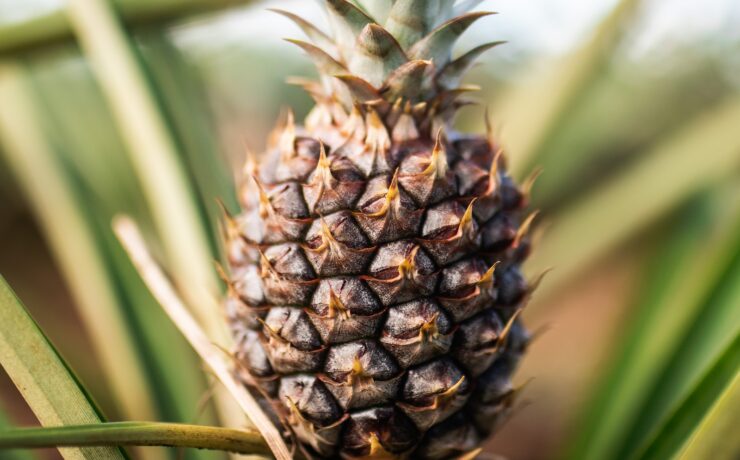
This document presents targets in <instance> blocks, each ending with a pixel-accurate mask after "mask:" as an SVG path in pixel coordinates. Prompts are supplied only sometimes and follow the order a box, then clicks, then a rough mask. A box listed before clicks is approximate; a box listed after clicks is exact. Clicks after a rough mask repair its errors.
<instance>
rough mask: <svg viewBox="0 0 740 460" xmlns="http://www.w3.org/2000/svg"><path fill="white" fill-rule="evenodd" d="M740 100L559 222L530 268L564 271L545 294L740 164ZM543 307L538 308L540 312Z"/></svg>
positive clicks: (600, 190)
mask: <svg viewBox="0 0 740 460" xmlns="http://www.w3.org/2000/svg"><path fill="white" fill-rule="evenodd" d="M738 124H740V97H734V98H730V99H728V100H727V101H725V102H723V103H722V104H721V105H720V106H719V107H717V108H716V109H713V110H712V111H711V112H710V113H707V114H704V115H702V116H700V117H697V119H696V120H694V121H692V122H691V123H690V124H689V125H688V126H687V127H686V128H684V129H683V130H681V132H680V133H678V134H677V135H676V136H674V137H672V138H671V139H668V140H667V141H665V142H662V143H661V144H660V145H658V146H656V147H655V148H654V149H651V150H650V151H648V152H645V155H644V157H643V158H642V159H641V160H640V161H638V162H636V164H634V165H633V166H631V167H630V168H628V169H627V170H625V171H624V172H623V173H621V174H619V175H617V176H615V177H613V178H612V179H610V180H609V181H607V182H606V183H604V184H603V185H601V186H600V187H599V188H598V189H597V190H595V191H593V192H591V193H589V194H588V195H587V196H584V197H583V198H582V199H581V200H580V201H579V202H577V203H575V204H573V205H571V206H570V208H568V209H567V210H566V211H565V212H564V213H563V214H562V215H560V216H558V219H557V221H556V222H555V225H554V226H553V228H552V230H550V231H549V232H548V235H547V238H546V240H545V241H544V242H543V244H542V246H541V247H540V248H538V250H537V251H536V253H535V254H533V258H532V261H531V262H530V267H531V268H535V269H541V268H542V267H556V270H555V271H554V272H553V274H552V276H549V277H548V278H547V280H546V281H545V282H543V283H542V286H541V287H540V290H539V291H538V296H539V297H540V298H547V295H546V294H545V293H544V292H547V291H548V290H550V289H553V288H556V287H558V286H559V285H561V284H562V283H563V282H564V281H567V280H568V279H570V278H571V277H572V276H573V275H575V274H576V273H578V272H579V270H584V269H585V268H586V267H587V266H588V264H590V263H592V262H593V261H594V260H596V259H597V258H598V257H600V256H602V255H604V254H605V253H606V252H607V251H609V250H611V249H613V248H614V247H615V246H617V245H618V244H619V243H620V242H622V241H624V240H625V239H627V238H629V237H630V236H632V235H634V234H635V233H636V232H637V231H639V230H641V229H643V228H645V227H646V226H647V225H649V224H650V223H651V222H654V221H655V220H656V219H658V218H660V217H661V216H664V215H665V214H666V213H667V212H669V211H671V210H672V209H674V208H675V207H676V206H677V205H678V204H679V203H681V202H682V201H683V200H685V199H686V198H688V197H689V196H691V194H692V193H695V192H696V191H697V190H699V189H700V188H701V187H702V186H706V185H707V184H709V183H711V182H712V181H715V180H717V179H720V178H722V177H727V176H728V175H729V174H731V172H732V171H733V170H735V169H736V168H737V167H738V166H740V137H738V136H737V135H736V132H737V126H738ZM540 305H541V303H538V302H535V303H534V304H533V305H532V307H531V308H534V309H535V310H536V309H537V308H539V306H540Z"/></svg>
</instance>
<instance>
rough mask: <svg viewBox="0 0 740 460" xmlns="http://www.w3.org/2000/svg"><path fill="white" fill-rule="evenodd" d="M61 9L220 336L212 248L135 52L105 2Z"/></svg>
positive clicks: (185, 283)
mask: <svg viewBox="0 0 740 460" xmlns="http://www.w3.org/2000/svg"><path fill="white" fill-rule="evenodd" d="M69 13H70V18H71V20H72V24H73V27H74V30H75V33H76V34H77V36H78V38H79V40H80V44H81V47H82V50H83V52H84V53H85V55H86V56H87V57H88V59H89V60H90V62H92V63H93V69H94V70H95V71H96V76H97V77H98V80H99V82H100V84H101V87H102V89H103V93H104V94H105V96H106V98H107V100H108V102H109V104H110V107H111V109H112V111H113V113H114V115H115V118H116V121H117V123H118V127H119V129H120V131H121V133H122V134H123V139H124V142H125V143H126V147H127V152H128V154H129V156H130V158H131V161H132V163H133V164H134V167H135V171H136V173H137V176H138V178H139V179H140V181H141V184H142V187H143V190H144V195H145V197H146V199H147V203H148V204H149V206H150V208H151V210H152V215H153V217H154V223H155V227H156V230H157V233H158V236H159V240H160V242H161V243H162V245H163V248H164V251H165V254H166V256H167V259H168V263H169V265H170V266H171V267H172V271H173V274H174V276H175V277H176V278H177V280H178V284H179V285H181V286H182V287H183V289H184V292H185V295H186V297H187V298H188V299H189V300H190V304H191V305H193V308H195V309H196V314H197V316H198V318H199V320H200V321H201V322H202V323H203V324H204V325H205V327H206V329H207V330H208V331H209V334H211V335H212V336H213V338H214V339H215V340H219V341H221V340H228V337H229V336H228V334H227V333H226V330H225V328H224V325H223V324H222V322H221V321H220V319H219V311H220V308H219V307H218V305H217V304H216V302H215V301H214V299H213V293H214V292H217V291H218V287H217V286H218V283H217V278H216V275H215V274H214V273H213V271H212V270H211V269H210V267H211V261H212V260H213V258H214V256H215V254H213V253H212V252H211V250H210V243H209V241H208V237H207V235H208V232H207V224H206V223H205V222H204V221H203V219H202V214H201V213H200V210H199V205H198V203H197V200H196V197H195V196H194V193H193V189H192V187H191V186H190V184H189V182H188V177H187V175H186V171H185V169H184V166H183V164H182V162H181V161H180V153H179V149H178V144H177V141H176V138H175V136H174V133H173V132H172V131H171V129H170V127H169V126H168V123H167V120H166V117H165V114H164V113H163V111H162V109H161V107H159V105H158V99H157V95H156V94H155V91H154V88H153V87H152V86H151V85H150V82H149V81H148V80H147V74H146V70H145V69H144V67H143V65H142V62H141V61H140V59H139V53H138V52H137V50H135V49H134V47H133V43H132V41H131V38H130V37H129V36H128V34H127V31H126V30H125V29H124V28H123V27H122V25H121V23H120V21H119V18H118V17H117V16H116V12H115V11H114V10H113V8H112V6H111V5H110V4H108V3H107V2H103V1H101V0H73V1H71V2H69Z"/></svg>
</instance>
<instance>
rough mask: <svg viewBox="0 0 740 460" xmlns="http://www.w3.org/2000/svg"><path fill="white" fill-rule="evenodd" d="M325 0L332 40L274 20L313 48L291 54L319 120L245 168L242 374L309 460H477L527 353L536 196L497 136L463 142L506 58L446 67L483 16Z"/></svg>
mask: <svg viewBox="0 0 740 460" xmlns="http://www.w3.org/2000/svg"><path fill="white" fill-rule="evenodd" d="M323 3H325V5H326V9H327V11H328V14H329V17H330V22H331V25H332V29H333V34H332V35H331V36H329V35H327V34H325V33H324V32H322V31H320V30H319V29H318V28H316V27H315V26H314V25H312V24H310V23H308V22H306V21H305V20H303V19H302V18H300V17H298V16H296V15H293V14H291V13H288V12H285V11H278V12H279V13H280V14H283V15H285V16H287V17H288V18H290V19H292V20H293V21H295V22H296V23H297V24H298V25H299V26H300V27H301V28H302V29H303V31H304V32H305V33H306V35H307V36H308V37H309V38H310V40H311V43H308V42H304V41H299V40H291V41H292V42H293V43H295V44H296V45H298V46H299V47H301V48H302V49H303V50H304V51H305V52H306V53H307V54H308V55H309V56H310V57H311V58H312V60H313V61H314V62H315V64H316V66H317V68H318V71H319V74H320V78H319V81H304V80H299V81H297V82H296V83H298V84H300V85H301V86H303V87H304V88H305V89H306V90H307V91H308V92H309V93H310V95H311V96H312V97H313V98H314V99H315V101H316V106H315V108H314V109H313V110H312V111H311V112H310V114H309V115H308V117H307V118H306V120H305V123H304V125H303V126H299V125H297V124H296V122H295V120H294V118H293V115H292V113H290V112H288V113H287V114H286V115H285V116H284V117H283V120H282V122H281V123H280V124H279V126H278V127H277V128H276V130H275V131H274V133H273V135H272V136H271V139H270V141H269V143H268V144H269V150H268V152H267V153H266V155H265V157H264V160H263V161H262V162H261V164H259V165H258V166H257V165H255V164H254V163H253V162H250V161H248V163H247V166H246V167H245V180H244V185H243V187H242V190H241V197H240V198H241V201H242V206H243V211H242V212H241V213H240V214H239V215H237V216H233V217H231V216H227V221H226V225H225V227H226V229H227V232H226V233H227V252H228V261H229V269H230V275H229V277H228V280H227V281H228V284H229V288H230V289H229V294H228V297H227V300H226V306H227V312H228V318H229V322H230V326H231V329H232V331H233V334H234V336H235V338H236V342H237V351H236V358H237V360H238V363H239V367H240V371H239V373H240V378H241V379H242V380H243V381H244V383H245V384H246V385H248V386H250V388H252V389H253V390H255V391H257V392H259V394H260V395H261V396H262V397H263V398H264V401H265V402H266V403H267V404H268V405H269V407H270V408H271V411H272V412H273V414H274V415H275V416H276V418H277V420H279V422H280V423H282V425H283V426H284V427H285V428H286V433H289V435H290V436H291V437H292V438H293V439H294V440H296V441H297V444H296V445H297V446H299V447H300V448H301V449H302V450H303V453H304V455H307V456H309V457H314V458H349V459H352V458H428V459H443V458H457V457H460V456H465V455H469V456H474V454H475V452H476V451H477V449H478V446H479V445H480V443H481V442H482V440H483V439H484V438H485V437H487V436H488V435H490V434H491V433H492V432H493V431H495V430H496V428H497V426H498V425H500V423H501V421H502V420H503V419H504V418H505V416H506V414H507V412H508V411H509V410H510V409H511V405H512V401H513V397H514V395H515V389H514V388H513V386H512V383H511V380H510V378H511V374H512V372H513V370H514V369H515V367H516V365H517V361H518V360H519V357H520V355H521V354H522V353H523V351H524V349H525V347H526V345H527V342H528V340H529V336H528V333H527V331H526V329H525V328H524V327H523V326H522V324H521V322H520V319H518V313H519V311H520V310H521V308H522V306H523V304H524V303H525V302H526V299H527V298H528V295H529V293H530V291H531V288H532V287H531V286H529V285H528V283H527V282H526V281H525V279H524V278H523V276H522V274H521V272H520V264H521V263H522V261H523V260H524V259H525V258H526V257H527V255H528V252H529V238H528V236H527V229H528V227H529V223H530V222H531V218H527V217H526V216H525V215H524V212H523V209H524V208H525V207H526V202H527V192H526V191H525V190H523V188H520V187H518V186H517V185H516V184H515V183H514V181H513V180H512V179H511V178H510V177H509V176H508V175H507V173H506V167H505V160H504V158H503V156H502V154H501V151H500V149H499V148H498V146H497V145H496V142H495V141H494V140H493V139H492V136H491V134H490V128H489V133H488V135H484V136H481V135H464V134H461V133H458V132H455V131H454V129H453V128H452V120H453V118H454V116H455V113H456V112H457V110H458V109H459V108H460V107H462V106H465V105H467V104H469V103H470V101H469V100H467V99H464V95H465V94H466V93H467V92H468V91H469V90H470V89H471V88H469V87H465V86H461V84H460V80H461V77H462V74H463V73H464V72H465V71H466V70H467V69H468V68H469V67H470V66H471V64H472V63H473V62H474V60H475V59H476V58H477V57H478V56H479V55H480V54H481V53H483V52H484V51H486V50H488V49H489V48H491V47H493V46H495V45H497V44H498V43H499V42H493V43H488V44H485V45H482V46H479V47H476V48H474V49H472V50H470V51H468V52H467V53H464V54H462V55H461V56H460V57H457V58H456V59H452V57H451V55H452V52H451V48H452V46H453V44H454V43H455V42H456V39H457V38H458V37H459V36H460V35H461V34H462V33H463V32H464V31H465V30H466V29H467V28H468V27H469V26H470V25H471V24H472V23H473V22H475V21H476V20H477V19H479V18H481V17H483V16H485V15H486V14H488V13H478V12H469V10H470V9H471V7H472V6H473V5H475V4H478V3H479V2H477V1H461V2H457V3H456V2H455V1H454V0H395V1H392V2H391V1H379V0H366V1H364V2H362V3H360V2H353V3H350V2H348V1H345V0H326V1H324V2H323ZM371 8H372V9H371ZM371 14H372V16H371ZM380 24H383V25H380Z"/></svg>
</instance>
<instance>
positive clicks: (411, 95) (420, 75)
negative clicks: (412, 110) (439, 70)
mask: <svg viewBox="0 0 740 460" xmlns="http://www.w3.org/2000/svg"><path fill="white" fill-rule="evenodd" d="M430 65H431V62H429V61H420V60H416V61H409V62H407V63H406V64H404V65H402V66H400V67H399V68H398V69H396V70H395V71H394V72H393V73H392V74H391V75H390V76H389V77H388V80H387V81H386V84H385V86H386V88H387V89H386V98H387V99H389V100H391V101H392V100H394V99H396V98H399V97H403V98H406V99H409V100H411V101H413V100H414V99H415V98H416V97H417V96H418V95H419V94H420V93H421V92H422V91H423V90H424V84H423V83H424V73H425V72H426V71H427V69H428V68H429V66H430Z"/></svg>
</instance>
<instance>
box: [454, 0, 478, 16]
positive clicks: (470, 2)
mask: <svg viewBox="0 0 740 460" xmlns="http://www.w3.org/2000/svg"><path fill="white" fill-rule="evenodd" d="M481 3H483V0H462V1H461V2H457V4H456V5H455V7H454V8H453V10H452V16H453V17H456V16H460V15H461V14H465V13H467V12H468V11H471V10H472V9H473V8H476V7H477V6H478V5H480V4H481Z"/></svg>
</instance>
